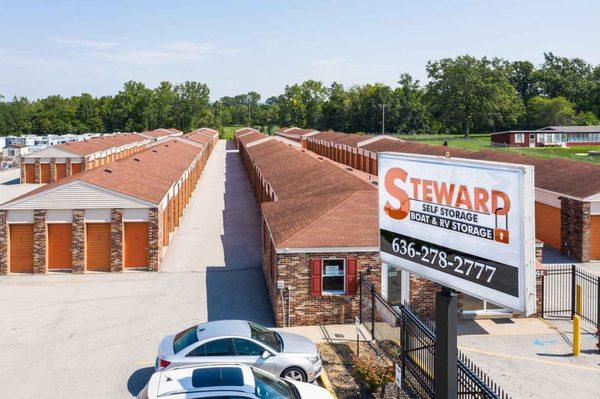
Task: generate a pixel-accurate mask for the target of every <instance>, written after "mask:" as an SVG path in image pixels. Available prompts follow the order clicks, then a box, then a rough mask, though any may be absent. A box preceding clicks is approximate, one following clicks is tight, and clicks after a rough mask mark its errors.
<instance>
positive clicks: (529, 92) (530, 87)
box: [508, 61, 540, 104]
mask: <svg viewBox="0 0 600 399" xmlns="http://www.w3.org/2000/svg"><path fill="white" fill-rule="evenodd" d="M508 81H509V82H510V83H511V84H512V85H513V86H514V87H515V89H517V92H518V93H519V96H521V99H522V100H523V103H524V104H527V102H528V101H529V99H530V98H531V97H534V96H537V95H538V94H539V92H540V88H539V82H538V77H537V73H536V69H535V66H534V65H533V64H532V63H531V62H529V61H514V62H512V63H511V64H510V67H509V75H508Z"/></svg>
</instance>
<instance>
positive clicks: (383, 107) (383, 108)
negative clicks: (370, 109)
mask: <svg viewBox="0 0 600 399" xmlns="http://www.w3.org/2000/svg"><path fill="white" fill-rule="evenodd" d="M381 134H385V104H381Z"/></svg>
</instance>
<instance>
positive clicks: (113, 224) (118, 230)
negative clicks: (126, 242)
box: [110, 209, 124, 272]
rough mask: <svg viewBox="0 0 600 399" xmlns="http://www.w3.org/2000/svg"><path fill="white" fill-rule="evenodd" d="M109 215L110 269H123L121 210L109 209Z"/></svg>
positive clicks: (112, 270)
mask: <svg viewBox="0 0 600 399" xmlns="http://www.w3.org/2000/svg"><path fill="white" fill-rule="evenodd" d="M110 213H111V216H110V271H111V272H121V271H123V234H124V233H123V230H124V229H123V210H122V209H111V212H110Z"/></svg>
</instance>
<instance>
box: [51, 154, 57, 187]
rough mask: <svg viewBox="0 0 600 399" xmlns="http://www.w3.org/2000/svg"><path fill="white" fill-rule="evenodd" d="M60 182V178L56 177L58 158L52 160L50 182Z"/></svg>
mask: <svg viewBox="0 0 600 399" xmlns="http://www.w3.org/2000/svg"><path fill="white" fill-rule="evenodd" d="M56 180H58V176H57V175H56V158H50V181H51V182H53V181H56Z"/></svg>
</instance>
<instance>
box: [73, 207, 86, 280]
mask: <svg viewBox="0 0 600 399" xmlns="http://www.w3.org/2000/svg"><path fill="white" fill-rule="evenodd" d="M84 215H85V210H83V209H73V252H72V254H73V258H72V262H73V273H83V272H84V271H85V220H84Z"/></svg>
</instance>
